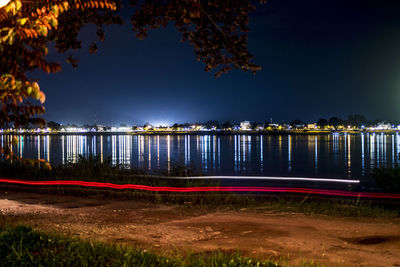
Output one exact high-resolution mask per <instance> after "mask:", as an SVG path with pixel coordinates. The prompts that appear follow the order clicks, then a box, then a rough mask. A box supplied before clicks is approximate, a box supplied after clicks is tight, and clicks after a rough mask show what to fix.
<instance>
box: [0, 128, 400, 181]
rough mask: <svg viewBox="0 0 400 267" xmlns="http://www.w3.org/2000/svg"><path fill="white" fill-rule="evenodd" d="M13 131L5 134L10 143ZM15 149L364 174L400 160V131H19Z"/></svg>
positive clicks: (146, 162)
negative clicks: (22, 133)
mask: <svg viewBox="0 0 400 267" xmlns="http://www.w3.org/2000/svg"><path fill="white" fill-rule="evenodd" d="M9 138H10V137H8V136H1V142H2V143H3V144H5V143H7V142H8V141H7V140H8V139H9ZM18 138H19V140H20V142H19V144H18V145H17V146H15V147H14V152H16V153H17V154H18V155H20V156H23V157H29V158H37V159H39V158H40V159H46V160H48V161H50V162H51V163H52V164H65V163H67V162H76V161H77V158H78V155H83V156H88V155H90V154H93V155H98V156H99V157H100V158H101V160H104V159H106V158H107V157H110V158H111V161H112V164H114V165H117V164H122V165H125V166H126V167H128V168H138V169H146V170H149V171H169V170H171V168H173V166H174V165H187V166H190V167H193V168H194V169H196V170H198V171H202V172H203V173H205V174H215V175H277V176H306V177H336V178H359V179H361V180H364V181H367V180H368V179H369V177H370V171H371V170H372V169H374V168H375V167H394V166H396V165H397V164H400V159H399V153H400V135H399V134H389V135H388V134H368V133H367V134H357V135H350V134H331V135H264V136H263V135H228V136H216V135H171V136H168V135H155V136H148V135H135V136H132V135H104V136H103V135H97V136H95V135H59V136H55V135H47V136H37V135H32V136H29V135H28V136H18Z"/></svg>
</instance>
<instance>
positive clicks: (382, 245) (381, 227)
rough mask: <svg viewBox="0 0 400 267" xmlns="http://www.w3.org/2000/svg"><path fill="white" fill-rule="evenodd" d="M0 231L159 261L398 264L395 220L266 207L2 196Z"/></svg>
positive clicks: (397, 223) (397, 221) (398, 228)
mask: <svg viewBox="0 0 400 267" xmlns="http://www.w3.org/2000/svg"><path fill="white" fill-rule="evenodd" d="M0 218H1V220H0V222H1V225H6V224H8V225H17V224H20V223H23V224H26V225H29V226H32V227H34V228H35V229H39V230H42V231H45V232H47V233H52V232H57V233H60V234H66V235H67V236H74V237H80V238H83V239H85V240H95V241H101V242H106V243H111V244H123V245H129V246H133V247H135V248H141V249H149V250H152V251H155V252H156V253H158V254H160V255H168V254H169V255H171V254H174V253H176V251H179V252H180V253H184V252H188V251H189V252H192V253H210V252H213V251H217V250H219V251H224V252H227V253H231V252H235V251H237V250H239V251H240V252H241V253H242V254H243V255H244V256H248V257H253V258H258V259H275V260H278V259H285V261H287V262H288V263H289V264H290V265H297V264H301V263H302V262H303V261H304V260H305V261H306V262H310V261H314V262H316V263H319V264H321V265H326V266H337V265H340V266H354V265H363V266H396V265H397V264H400V262H399V261H398V259H399V258H400V252H399V250H398V247H399V245H400V235H399V233H400V219H399V218H398V217H397V218H388V217H386V218H385V217H381V218H365V217H342V216H326V215H320V214H313V215H310V214H309V215H306V214H304V213H298V212H293V211H291V212H289V211H286V212H282V211H277V210H271V209H270V208H268V207H267V206H265V207H262V206H254V207H251V206H249V207H247V208H240V209H236V208H233V209H232V208H231V207H226V208H221V207H219V208H210V207H201V206H198V207H193V206H191V205H190V204H188V205H185V204H183V205H172V204H168V205H167V204H162V203H154V202H143V201H139V200H124V201H122V200H115V199H105V198H103V197H102V196H99V195H93V196H87V197H76V196H60V195H56V196H55V195H50V194H36V193H21V192H10V191H7V192H5V191H2V192H1V193H0Z"/></svg>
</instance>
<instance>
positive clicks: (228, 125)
mask: <svg viewBox="0 0 400 267" xmlns="http://www.w3.org/2000/svg"><path fill="white" fill-rule="evenodd" d="M382 122H385V123H390V124H395V125H398V124H400V122H398V121H382V120H367V119H366V118H365V116H364V115H361V114H351V115H348V116H347V119H342V118H340V117H336V116H334V117H331V118H329V119H325V118H320V119H318V120H317V122H316V125H317V126H318V127H319V128H321V129H323V128H326V127H327V126H331V127H334V128H335V129H338V127H339V126H344V127H348V126H351V127H357V128H361V127H362V126H365V127H370V126H376V125H378V124H380V123H382ZM270 124H271V122H269V121H265V122H264V123H261V122H252V123H251V129H253V130H255V129H257V128H259V127H263V128H267V127H268V126H270ZM281 124H287V125H290V126H291V127H292V128H299V129H300V128H304V127H306V126H307V123H306V122H305V121H303V120H300V119H295V120H292V121H291V122H290V123H285V122H282V123H281ZM192 125H202V126H203V127H204V128H206V129H232V128H233V127H234V126H240V123H239V122H234V123H232V122H231V121H226V122H224V123H222V124H221V123H220V122H219V121H217V120H209V121H206V122H197V123H175V124H173V125H172V127H171V128H172V129H173V130H177V129H182V128H190V127H191V126H192ZM66 126H67V127H78V126H77V125H75V124H67V125H66ZM120 126H121V127H128V125H127V124H120ZM47 127H49V128H51V129H54V130H60V129H61V128H63V127H65V126H63V125H61V124H60V123H57V122H54V121H49V122H47ZM83 127H84V128H95V127H96V125H89V124H85V125H83ZM143 127H151V125H150V124H149V123H146V124H145V125H144V126H143ZM133 128H137V126H133Z"/></svg>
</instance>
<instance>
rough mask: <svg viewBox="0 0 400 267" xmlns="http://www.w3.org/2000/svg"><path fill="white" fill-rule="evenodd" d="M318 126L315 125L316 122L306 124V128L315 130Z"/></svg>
mask: <svg viewBox="0 0 400 267" xmlns="http://www.w3.org/2000/svg"><path fill="white" fill-rule="evenodd" d="M317 128H318V127H317V124H316V123H309V124H307V129H308V130H315V129H317Z"/></svg>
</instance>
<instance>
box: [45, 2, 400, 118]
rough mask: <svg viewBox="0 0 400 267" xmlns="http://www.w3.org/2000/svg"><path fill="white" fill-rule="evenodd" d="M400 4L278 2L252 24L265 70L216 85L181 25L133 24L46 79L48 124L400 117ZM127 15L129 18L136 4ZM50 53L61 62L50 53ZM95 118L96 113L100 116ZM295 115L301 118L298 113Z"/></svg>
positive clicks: (262, 9) (253, 47) (88, 34)
mask: <svg viewBox="0 0 400 267" xmlns="http://www.w3.org/2000/svg"><path fill="white" fill-rule="evenodd" d="M399 10H400V3H398V1H397V2H396V1H389V0H382V1H379V2H376V1H370V0H354V1H348V0H338V1H318V0H309V1H297V0H270V1H269V3H268V4H266V5H264V6H260V5H259V9H258V10H257V11H256V12H254V13H253V14H252V16H251V19H250V28H251V32H250V35H249V44H250V47H249V49H250V51H251V52H252V53H253V54H254V55H255V61H256V62H257V63H258V64H260V65H262V67H263V70H262V71H261V72H259V73H258V74H257V75H255V76H253V75H252V74H249V73H243V72H240V71H232V72H230V73H228V74H226V75H223V76H222V77H220V78H218V79H215V78H214V77H213V76H212V74H211V73H206V72H204V66H203V65H202V64H201V63H200V62H197V61H196V60H195V56H194V54H193V52H192V48H191V47H190V46H189V45H186V44H182V43H180V42H179V35H178V34H177V32H176V30H175V29H174V28H173V27H167V28H166V29H160V30H155V31H151V32H150V33H149V37H148V38H147V39H145V40H144V41H139V40H137V39H135V37H134V35H133V33H132V32H131V29H130V25H129V23H126V24H125V25H123V26H111V27H109V28H107V29H106V41H105V42H104V43H101V44H99V51H98V53H96V54H93V55H90V54H89V53H88V52H87V48H88V46H89V45H90V41H92V40H94V39H95V34H94V32H93V31H91V29H93V28H92V27H91V26H88V27H87V28H86V29H85V30H84V31H83V32H82V36H83V39H84V40H86V41H87V42H86V43H85V44H84V48H83V49H82V50H81V51H78V52H77V53H78V57H79V59H80V63H79V68H78V69H72V67H71V66H69V65H66V66H64V69H63V70H62V71H61V72H60V73H57V74H54V75H45V74H41V75H40V84H41V88H42V89H43V90H44V91H45V92H46V95H47V102H46V108H47V111H46V118H47V119H48V120H54V121H58V122H64V123H78V124H85V123H93V121H94V120H97V121H98V122H99V123H103V124H113V125H118V124H119V123H128V124H142V125H143V124H144V123H146V122H149V123H158V122H161V123H164V122H169V123H171V122H178V123H180V122H186V121H188V122H198V121H207V120H210V119H216V120H219V121H221V122H224V121H227V120H231V121H241V120H246V119H248V120H251V121H260V122H263V121H265V120H269V118H273V120H274V121H282V120H286V121H290V120H292V119H301V120H304V121H316V120H317V119H318V118H320V117H325V118H329V117H331V116H339V117H342V118H345V117H346V116H347V114H354V113H361V114H364V115H365V116H366V117H368V118H370V119H389V120H398V119H399V118H400V109H399V108H398V100H399V99H400V90H399V86H400V79H399V78H398V73H399V72H400V50H399V49H398V47H400V16H398V11H399ZM124 12H125V13H123V14H122V15H123V16H124V18H125V20H126V21H129V14H130V11H129V8H127V9H126V10H125V11H124ZM50 57H54V58H55V59H57V58H58V59H60V60H62V59H61V58H60V57H58V56H54V55H52V54H51V53H50ZM95 114H96V115H95ZM293 114H296V118H294V117H293Z"/></svg>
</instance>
